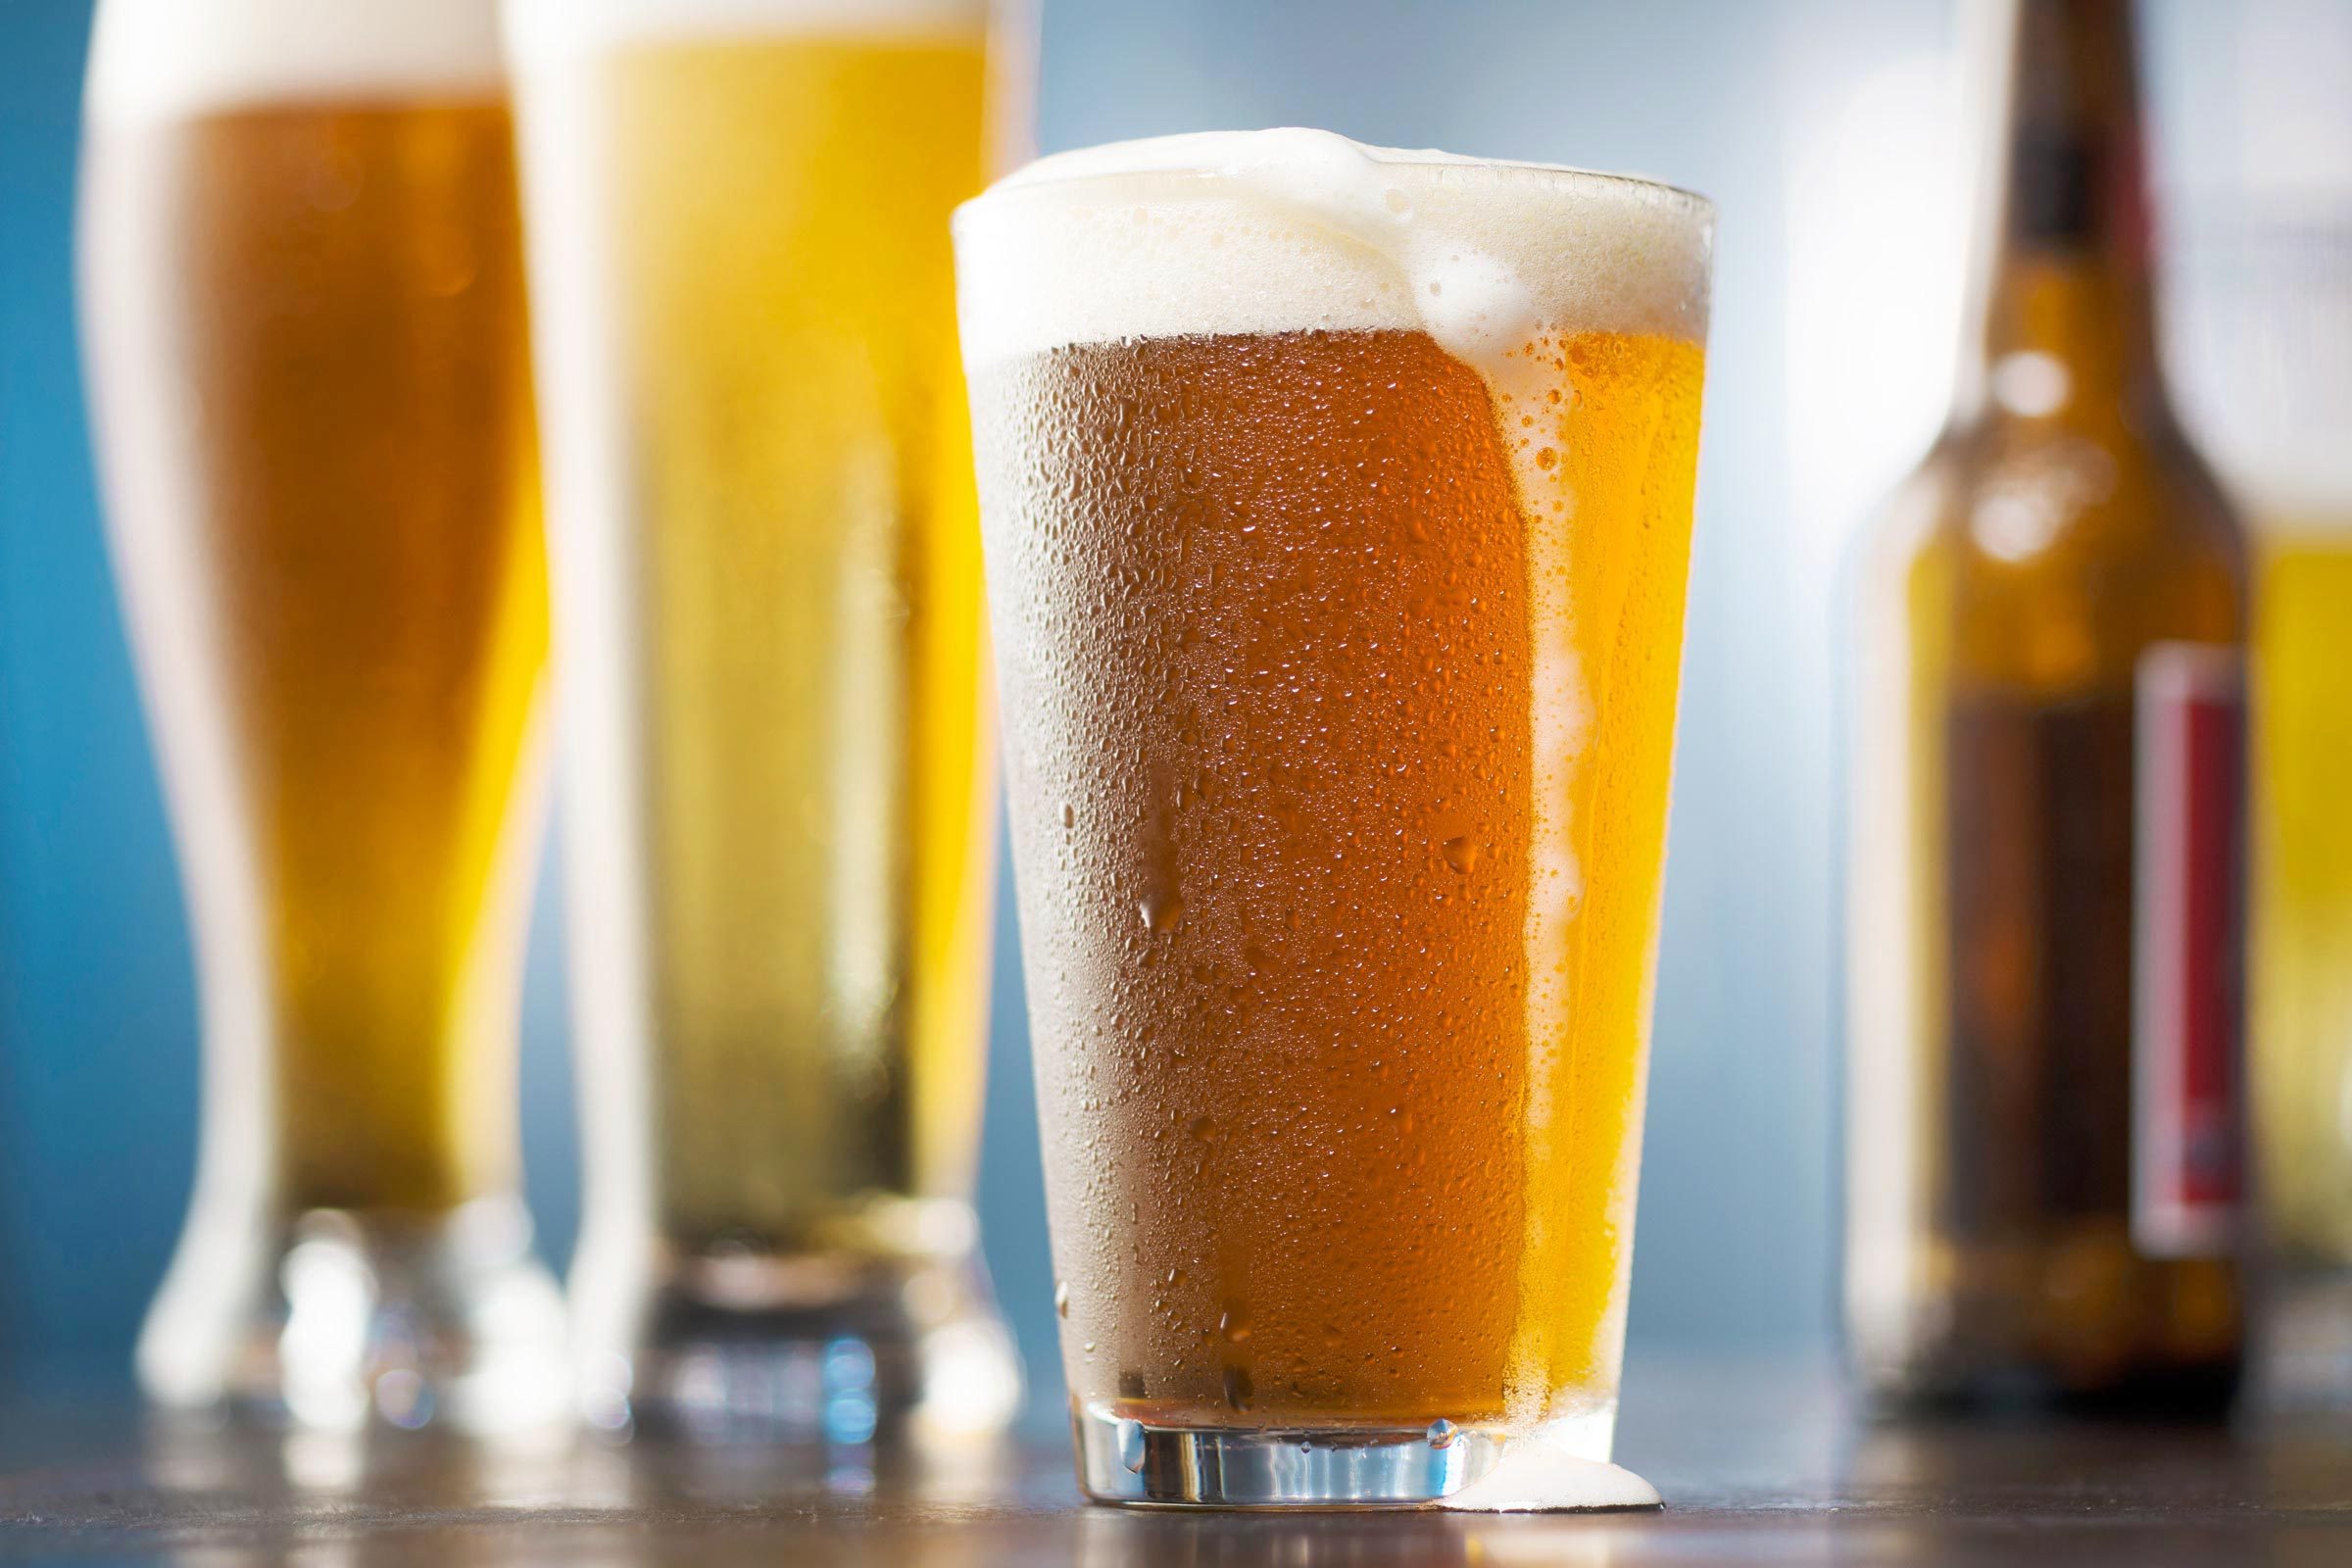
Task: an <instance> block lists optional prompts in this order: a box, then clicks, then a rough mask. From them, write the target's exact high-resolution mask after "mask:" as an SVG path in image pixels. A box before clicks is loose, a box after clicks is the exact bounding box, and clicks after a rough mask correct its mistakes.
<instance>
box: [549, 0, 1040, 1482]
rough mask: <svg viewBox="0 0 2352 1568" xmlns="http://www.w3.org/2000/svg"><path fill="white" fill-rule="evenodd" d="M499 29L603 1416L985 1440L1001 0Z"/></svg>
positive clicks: (643, 10)
mask: <svg viewBox="0 0 2352 1568" xmlns="http://www.w3.org/2000/svg"><path fill="white" fill-rule="evenodd" d="M508 20H509V41H510V44H511V50H512V54H513V58H514V60H515V69H516V73H517V94H518V105H519V111H520V123H521V132H522V135H521V144H522V147H523V165H524V186H525V197H526V206H527V208H528V211H529V218H530V224H529V227H530V244H529V250H530V257H531V273H532V280H533V283H534V319H535V324H536V331H537V352H538V357H539V365H540V368H541V371H542V381H543V384H544V386H545V387H546V399H545V406H546V417H547V446H548V455H549V475H548V483H549V496H550V508H549V523H550V553H551V561H552V564H553V569H554V581H555V588H556V611H557V624H558V640H559V643H560V646H561V654H562V666H563V669H564V693H565V695H564V728H565V736H566V738H565V743H564V745H565V759H564V800H565V823H566V829H567V857H566V860H567V880H568V883H569V898H570V936H571V943H572V969H573V981H572V985H573V1028H574V1031H575V1037H576V1044H577V1063H578V1069H579V1082H580V1095H581V1101H582V1106H583V1116H584V1123H583V1133H584V1136H583V1165H584V1178H585V1184H586V1185H585V1195H584V1197H585V1214H584V1219H583V1236H582V1242H581V1248H580V1252H579V1256H578V1260H577V1262H576V1265H575V1267H574V1270H573V1276H572V1302H573V1309H574V1311H573V1322H574V1347H575V1352H576V1357H577V1361H578V1377H579V1381H580V1386H581V1394H582V1397H583V1399H584V1401H585V1404H586V1407H587V1411H588V1414H589V1417H590V1419H591V1420H593V1421H595V1422H597V1423H599V1424H601V1425H604V1426H608V1427H621V1426H630V1425H635V1424H639V1423H642V1422H644V1421H646V1420H648V1419H653V1420H656V1421H658V1422H662V1423H675V1424H677V1425H680V1426H682V1427H684V1428H685V1429H687V1430H689V1431H691V1432H697V1433H706V1434H712V1435H724V1434H751V1433H770V1434H775V1433H781V1434H792V1435H809V1436H818V1437H826V1438H832V1439H837V1440H842V1441H862V1440H864V1439H865V1438H867V1437H870V1436H873V1435H875V1434H877V1433H890V1432H894V1431H898V1430H901V1429H905V1430H907V1431H908V1432H911V1433H914V1434H916V1435H926V1434H928V1435H956V1434H973V1433H984V1432H988V1431H991V1430H993V1429H995V1428H996V1427H998V1426H1000V1425H1001V1424H1002V1423H1003V1422H1004V1421H1005V1420H1006V1419H1007V1418H1008V1417H1009V1416H1010V1414H1011V1413H1012V1411H1013V1410H1014V1409H1015V1408H1016V1407H1017V1405H1018V1403H1019V1397H1020V1388H1021V1383H1020V1374H1019V1368H1018V1365H1017V1362H1016V1361H1015V1359H1014V1356H1013V1353H1012V1349H1011V1343H1010V1340H1009V1339H1008V1337H1007V1336H1006V1334H1005V1330H1004V1328H1003V1326H1002V1324H1001V1323H1000V1321H999V1319H998V1317H997V1314H996V1310H995V1307H994V1304H993V1301H992V1299H991V1296H990V1292H989V1289H988V1284H987V1281H986V1278H985V1276H984V1274H983V1272H982V1270H981V1265H980V1260H979V1255H978V1252H977V1250H976V1245H975V1243H976V1235H977V1227H976V1222H975V1220H974V1216H973V1210H972V1204H971V1195H972V1186H973V1182H974V1178H975V1167H976V1163H977V1158H978V1141H979V1131H980V1103H981V1093H982V1085H983V1065H984V1053H985V1045H986V973H987V963H988V956H989V937H990V929H991V920H992V917H993V912H994V898H993V871H994V867H993V863H992V862H993V858H994V843H993V832H994V817H995V809H996V800H995V767H994V753H993V740H992V724H991V720H990V715H989V711H988V705H987V703H986V702H985V701H984V686H985V677H984V674H983V670H984V660H983V646H984V645H983V632H982V622H981V617H982V611H981V592H980V545H979V531H978V525H977V520H976V515H975V503H974V500H973V494H972V474H971V453H970V443H969V435H968V426H967V418H966V415H965V410H964V393H963V383H962V376H961V371H960V369H959V367H958V362H957V358H956V324H955V307H954V284H953V269H952V259H951V254H950V248H949V239H948V218H949V214H950V212H951V211H952V209H953V208H954V206H955V204H956V202H958V201H961V200H963V199H964V198H966V197H968V196H970V195H971V194H973V193H974V192H975V191H977V190H978V189H979V188H980V187H981V185H982V184H983V182H984V180H985V172H984V170H985V160H986V159H987V157H988V146H987V143H988V139H989V132H990V130H991V126H992V118H991V117H992V107H993V106H994V105H996V104H998V103H1002V102H1004V97H1003V95H1002V93H1000V92H999V91H997V90H995V89H994V87H993V83H994V81H995V80H996V78H998V77H999V76H1000V75H1002V74H1004V67H1005V62H1006V58H1007V52H1008V51H1007V47H1006V45H1005V39H1004V36H1003V34H1002V33H992V18H991V16H990V13H989V8H988V7H987V5H986V4H984V3H983V0H947V3H939V0H901V3H884V4H877V5H873V6H870V7H866V8H863V9H861V10H858V11H857V12H855V14H854V15H853V13H852V12H851V11H849V10H848V9H846V8H843V7H840V6H833V5H821V6H816V5H810V4H809V3H808V0H750V3H743V0H728V3H712V0H691V3H678V0H605V3H600V4H594V5H583V4H576V3H572V0H522V3H518V4H515V5H512V6H510V8H509V11H508ZM1017 43H1018V39H1017V36H1016V37H1015V39H1014V40H1013V47H1017ZM1011 74H1012V75H1013V76H1014V77H1015V78H1016V79H1017V78H1019V77H1020V76H1021V73H1017V72H1015V73H1011Z"/></svg>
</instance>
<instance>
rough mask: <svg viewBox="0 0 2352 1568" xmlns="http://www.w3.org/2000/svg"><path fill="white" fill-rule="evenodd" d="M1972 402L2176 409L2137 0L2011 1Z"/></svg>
mask: <svg viewBox="0 0 2352 1568" xmlns="http://www.w3.org/2000/svg"><path fill="white" fill-rule="evenodd" d="M2003 9H2004V11H2005V13H2006V15H2005V18H2004V22H2005V25H2004V26H2003V28H2002V29H2001V35H2000V38H1999V41H1998V43H1997V44H1995V45H1994V48H1995V49H1996V50H1997V51H1998V67H1999V79H2000V81H2001V83H2002V90H2001V91H2000V92H1999V93H1998V94H1997V100H1998V104H1999V109H1998V119H1997V121H1996V122H1995V124H1996V127H1997V129H1996V134H1995V136H1994V138H1993V141H1992V145H1991V148H1990V149H1989V154H1990V163H1989V166H1988V169H1987V174H1988V181H1987V183H1988V187H1989V188H1988V189H1987V191H1986V193H1985V209H1986V211H1985V221H1984V222H1983V225H1982V231H1983V233H1984V235H1985V248H1984V250H1983V252H1982V253H1981V254H1980V256H1979V259H1978V265H1977V272H1976V284H1975V311H1974V313H1973V320H1974V329H1973V331H1972V333H1971V342H1970V344H1969V350H1970V352H1969V353H1967V354H1966V355H1964V356H1963V359H1964V363H1965V364H1966V366H1967V370H1966V372H1965V373H1964V374H1963V377H1962V389H1961V402H1962V406H1963V410H1964V412H1968V413H1973V414H1976V415H1979V416H1985V417H2020V418H2029V419H2034V418H2065V419H2069V420H2070V421H2076V420H2082V419H2086V418H2090V419H2095V418H2097V417H2099V416H2100V415H2101V414H2104V413H2115V414H2121V415H2125V416H2127V417H2130V416H2134V415H2141V416H2144V415H2147V414H2150V413H2153V412H2156V411H2159V410H2161V409H2162V407H2163V400H2164V392H2163V372H2162V368H2161V366H2160V363H2159V360H2158V354H2157V346H2156V306H2155V284H2154V279H2153V275H2152V269H2151V266H2150V260H2149V253H2150V244H2149V236H2148V220H2147V198H2146V190H2145V185H2144V176H2143V171H2142V163H2141V136H2140V115H2139V90H2138V72H2137V62H2136V60H2135V58H2134V55H2133V38H2132V26H2131V0H2005V5H2004V7H2003Z"/></svg>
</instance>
